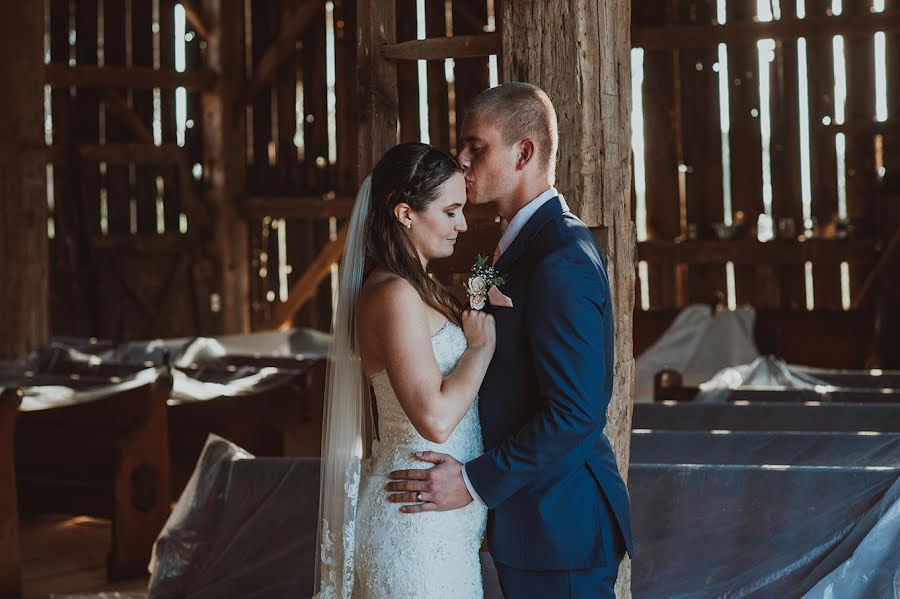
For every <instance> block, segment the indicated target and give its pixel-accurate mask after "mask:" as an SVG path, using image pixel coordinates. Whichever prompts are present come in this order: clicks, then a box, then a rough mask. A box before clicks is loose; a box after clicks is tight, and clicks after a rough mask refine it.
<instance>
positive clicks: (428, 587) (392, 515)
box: [345, 323, 487, 599]
mask: <svg viewBox="0 0 900 599" xmlns="http://www.w3.org/2000/svg"><path fill="white" fill-rule="evenodd" d="M432 346H433V348H434V355H435V358H436V359H437V363H438V367H439V368H440V371H441V374H442V375H443V376H447V375H448V374H449V373H450V372H451V371H452V370H453V369H454V368H455V367H456V364H457V362H458V361H459V359H460V357H461V356H462V354H463V352H465V350H466V337H465V335H464V334H463V332H462V330H461V329H460V328H459V327H457V326H456V325H454V324H452V323H447V324H446V325H444V327H443V328H442V329H441V330H440V331H438V333H437V334H436V335H435V336H434V337H432ZM371 380H372V386H373V388H374V390H375V400H376V404H377V406H378V428H379V437H380V440H378V441H375V442H374V443H373V445H372V455H371V457H370V458H369V459H367V460H366V461H365V462H364V463H363V466H362V475H361V478H360V479H359V481H360V486H359V496H358V504H357V509H356V519H355V531H353V530H351V531H350V537H351V538H354V532H355V551H354V554H353V555H352V556H351V559H352V560H353V562H354V565H353V575H354V579H355V580H354V583H353V597H354V599H390V598H394V597H416V598H429V599H444V598H447V599H450V598H454V599H455V598H460V599H463V598H464V599H478V598H481V597H483V594H484V591H483V583H482V577H481V565H480V562H479V557H478V551H479V548H480V546H481V542H482V539H483V538H484V531H485V526H486V524H487V509H486V508H484V507H482V506H480V505H476V504H475V503H474V502H473V503H471V504H469V505H468V506H466V507H465V508H463V509H460V510H455V511H450V512H424V513H420V514H403V513H401V512H400V511H399V505H398V504H393V503H389V502H388V501H387V493H386V491H385V485H386V484H387V482H388V478H387V474H388V473H389V472H391V471H392V470H400V469H407V468H424V467H427V464H424V463H423V462H420V461H417V460H414V459H413V458H412V454H413V452H415V451H422V450H430V451H438V452H441V453H447V454H450V455H452V456H454V457H455V458H456V459H458V460H460V461H462V462H466V461H468V460H471V459H473V458H475V457H477V456H479V455H480V454H481V453H482V452H483V450H484V446H483V441H482V437H481V422H480V420H479V418H478V400H477V399H476V400H475V402H474V403H473V405H472V407H471V408H470V409H469V411H468V412H467V413H466V415H465V416H464V417H463V419H462V421H460V423H459V425H458V426H457V427H456V429H455V430H454V431H453V433H451V435H450V437H449V438H448V439H447V442H446V443H443V444H437V443H432V442H430V441H427V440H426V439H424V438H423V437H422V436H421V435H419V433H418V432H417V431H416V430H415V428H414V427H413V426H412V424H411V423H410V421H409V419H408V418H407V417H406V414H405V413H404V412H403V409H402V408H401V407H400V403H399V401H398V400H397V396H396V394H395V393H394V390H393V388H392V387H391V383H390V381H389V380H388V377H387V374H386V373H384V372H379V373H377V374H375V375H373V376H372V379H371ZM350 525H351V528H352V527H353V522H352V521H351V522H350ZM345 535H346V531H345ZM345 540H346V539H345Z"/></svg>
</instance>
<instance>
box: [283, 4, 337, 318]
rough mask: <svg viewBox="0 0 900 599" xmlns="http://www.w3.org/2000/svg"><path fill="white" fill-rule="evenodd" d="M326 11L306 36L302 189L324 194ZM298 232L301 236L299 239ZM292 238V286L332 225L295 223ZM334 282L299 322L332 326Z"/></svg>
mask: <svg viewBox="0 0 900 599" xmlns="http://www.w3.org/2000/svg"><path fill="white" fill-rule="evenodd" d="M325 24H326V23H325V15H324V14H322V15H321V16H319V17H316V18H315V19H314V23H313V24H312V25H311V26H310V29H309V31H308V32H307V34H306V35H304V36H303V41H304V46H303V81H304V86H303V88H304V96H303V98H304V102H305V104H306V113H307V115H309V116H312V120H309V119H307V120H306V123H305V125H304V131H305V133H304V135H305V138H306V159H305V162H304V165H303V172H304V175H305V184H304V185H303V189H304V190H306V192H307V193H310V194H316V195H320V196H321V195H322V194H324V193H326V192H327V191H328V181H329V180H330V178H331V177H330V175H329V173H330V171H331V168H332V167H331V165H330V164H329V162H328V156H329V152H328V148H329V143H330V141H329V139H328V95H327V90H326V85H325V83H326V66H327V65H326V64H325V54H326V52H325V45H326V43H327V40H326V36H325ZM298 233H299V237H300V238H299V239H298ZM291 237H293V239H289V243H290V244H295V247H296V248H297V250H299V251H293V252H292V253H291V260H292V262H291V264H292V267H293V272H292V274H291V275H290V276H289V277H288V282H289V284H290V285H291V286H293V285H294V284H296V282H297V281H298V280H299V279H300V277H301V275H302V274H303V272H304V270H305V269H306V266H307V265H308V264H310V263H311V262H313V260H314V259H315V257H316V256H317V254H318V253H319V250H320V248H322V247H323V246H324V245H326V244H327V243H328V242H329V239H330V225H329V223H326V222H306V223H302V224H301V225H300V226H299V231H298V227H297V226H296V225H295V227H294V235H293V236H291ZM331 302H332V298H331V285H330V279H329V278H325V279H322V281H321V282H320V283H319V285H318V287H317V289H316V290H315V293H314V294H313V299H312V300H311V301H309V302H308V303H307V305H306V307H305V309H304V310H303V314H300V315H298V317H299V318H300V321H299V322H303V323H304V324H306V325H308V326H312V327H314V328H319V329H325V330H328V329H329V328H330V326H331Z"/></svg>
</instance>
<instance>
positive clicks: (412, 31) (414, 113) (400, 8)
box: [396, 0, 421, 143]
mask: <svg viewBox="0 0 900 599" xmlns="http://www.w3.org/2000/svg"><path fill="white" fill-rule="evenodd" d="M396 2H397V41H398V42H399V44H397V45H398V46H402V45H403V44H404V43H406V42H409V41H411V40H415V39H416V25H417V19H416V0H396ZM397 85H398V90H397V91H398V94H397V95H398V98H397V99H398V100H399V105H398V111H399V115H400V142H401V143H402V142H408V141H419V140H420V139H421V132H420V130H419V65H418V62H416V61H414V60H403V61H400V62H399V63H398V64H397Z"/></svg>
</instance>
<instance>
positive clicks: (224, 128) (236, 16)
mask: <svg viewBox="0 0 900 599" xmlns="http://www.w3.org/2000/svg"><path fill="white" fill-rule="evenodd" d="M201 6H202V8H203V14H205V15H206V17H207V19H208V24H209V27H210V30H209V33H210V35H209V39H208V40H207V48H206V55H207V59H208V66H209V67H210V68H211V69H214V70H215V71H216V72H218V73H221V76H220V78H219V84H218V85H217V86H216V89H215V90H209V91H207V92H206V93H204V94H203V97H202V100H201V101H202V106H203V162H204V164H205V165H206V172H207V177H206V180H207V181H208V184H207V185H208V186H207V194H206V198H207V202H208V204H209V206H210V209H211V211H212V212H213V222H212V242H211V244H212V248H211V249H212V253H213V254H214V255H215V257H216V260H217V263H218V264H217V266H218V271H217V275H218V280H217V281H216V282H215V284H214V285H215V291H216V292H217V293H218V295H219V297H220V298H221V306H222V307H221V312H220V317H221V327H220V330H221V332H223V333H228V334H240V333H249V332H250V247H249V239H248V231H247V223H246V222H245V221H244V219H243V218H241V216H240V212H239V202H240V198H242V197H243V196H244V193H245V188H246V183H247V181H246V171H247V156H246V150H245V148H246V143H247V134H246V123H245V111H244V110H239V109H238V107H239V104H238V101H239V98H240V90H241V87H242V85H243V80H244V12H243V10H244V4H243V3H242V2H234V1H233V0H203V2H202V5H201Z"/></svg>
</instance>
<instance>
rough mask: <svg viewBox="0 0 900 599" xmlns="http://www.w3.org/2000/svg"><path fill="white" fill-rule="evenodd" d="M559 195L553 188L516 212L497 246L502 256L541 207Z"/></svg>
mask: <svg viewBox="0 0 900 599" xmlns="http://www.w3.org/2000/svg"><path fill="white" fill-rule="evenodd" d="M558 195H559V192H558V191H556V188H555V187H552V186H551V187H550V189H548V190H547V191H545V192H544V193H542V194H540V195H539V196H538V197H536V198H534V199H533V200H531V201H530V202H528V203H527V204H525V205H524V206H522V208H520V209H519V211H518V212H516V214H515V216H513V217H512V219H510V221H509V224H508V225H507V226H506V230H505V231H503V235H502V236H501V237H500V243H498V244H497V247H498V249H499V250H500V254H503V252H505V251H506V250H507V248H509V246H510V245H512V242H513V241H515V239H516V236H517V235H518V234H519V232H520V231H521V230H522V227H524V226H525V223H527V222H528V221H529V220H530V219H531V217H532V216H534V213H535V212H537V211H538V210H540V208H541V206H543V205H544V204H546V203H547V202H548V201H549V200H552V199H553V198H555V197H556V196H558Z"/></svg>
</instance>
